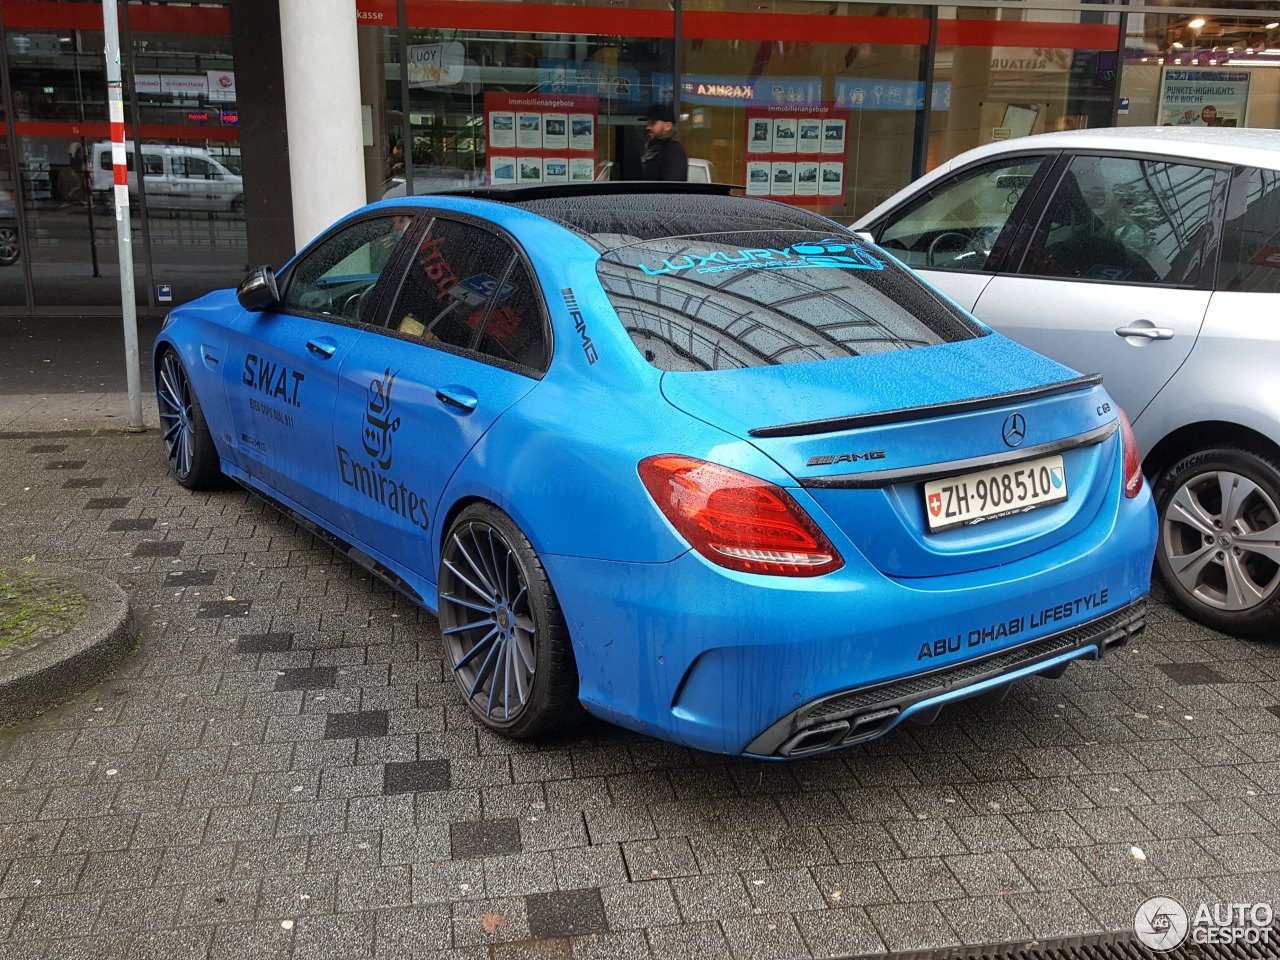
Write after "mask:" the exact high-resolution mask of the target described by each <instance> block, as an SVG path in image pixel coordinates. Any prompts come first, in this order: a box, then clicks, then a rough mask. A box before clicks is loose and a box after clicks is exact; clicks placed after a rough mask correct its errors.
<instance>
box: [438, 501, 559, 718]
mask: <svg viewBox="0 0 1280 960" xmlns="http://www.w3.org/2000/svg"><path fill="white" fill-rule="evenodd" d="M438 589H439V611H440V636H441V638H442V640H443V641H444V648H445V653H446V657H447V660H446V662H447V663H448V664H449V666H450V667H452V670H453V676H454V679H455V680H457V682H458V687H459V688H460V689H461V691H462V694H463V697H465V698H466V701H467V704H468V705H469V706H470V707H471V709H472V711H473V712H474V713H475V714H476V716H477V717H478V718H479V719H480V721H481V722H482V723H484V724H485V726H487V727H489V728H490V729H492V730H495V731H497V732H498V733H501V734H503V735H505V736H509V737H516V738H527V737H534V736H538V735H540V734H544V733H547V732H550V731H552V730H556V729H561V728H563V727H565V726H567V725H568V724H569V723H570V722H572V720H573V718H574V717H575V716H576V715H577V713H578V711H579V707H578V703H577V699H578V675H577V668H576V666H575V664H574V659H573V648H572V646H571V644H570V641H569V630H568V628H567V626H566V625H565V622H564V616H563V614H562V613H561V611H560V604H559V602H558V601H557V600H556V595H555V591H554V590H553V589H552V587H551V582H550V580H549V579H548V578H547V574H546V571H545V570H544V569H543V567H542V563H541V562H540V561H539V560H538V556H537V554H536V553H535V552H534V549H533V547H532V546H531V545H530V543H529V541H528V539H527V538H526V537H525V536H524V534H523V533H521V531H520V529H519V527H517V526H516V525H515V523H514V522H513V521H512V520H511V518H510V517H508V516H507V515H506V514H505V513H503V512H502V511H500V510H498V509H497V508H496V507H494V506H492V505H490V504H486V503H476V504H472V505H471V506H469V507H467V508H466V509H465V510H463V512H462V513H461V514H460V515H459V516H458V518H457V520H456V521H454V523H453V525H452V526H451V527H450V529H449V532H448V534H447V535H446V536H445V539H444V543H443V549H442V550H441V560H440V577H439V587H438Z"/></svg>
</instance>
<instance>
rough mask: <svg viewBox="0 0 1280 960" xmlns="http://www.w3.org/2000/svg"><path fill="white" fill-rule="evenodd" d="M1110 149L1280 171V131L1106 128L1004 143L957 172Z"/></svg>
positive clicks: (979, 151)
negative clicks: (984, 162)
mask: <svg viewBox="0 0 1280 960" xmlns="http://www.w3.org/2000/svg"><path fill="white" fill-rule="evenodd" d="M1045 149H1050V150H1107V151H1122V152H1125V153H1154V154H1160V155H1162V156H1170V157H1178V158H1181V159H1186V160H1208V161H1213V162H1217V163H1238V164H1243V165H1246V166H1255V167H1265V168H1269V169H1280V130H1253V129H1244V128H1241V127H1192V126H1186V127H1101V128H1099V129H1096V130H1064V131H1062V132H1060V133H1039V134H1036V135H1034V136H1030V137H1019V138H1018V139H1016V140H1002V141H1000V142H999V143H992V144H987V145H985V146H982V147H977V148H975V149H973V150H969V151H967V152H965V153H962V154H960V155H959V156H958V157H956V158H955V159H953V160H951V161H950V162H949V163H948V164H947V165H946V166H947V167H948V168H949V169H954V168H956V167H958V166H961V165H962V164H967V163H969V162H971V161H973V160H977V159H980V158H982V157H984V156H997V155H999V154H1004V153H1011V152H1014V151H1018V152H1021V151H1024V150H1045Z"/></svg>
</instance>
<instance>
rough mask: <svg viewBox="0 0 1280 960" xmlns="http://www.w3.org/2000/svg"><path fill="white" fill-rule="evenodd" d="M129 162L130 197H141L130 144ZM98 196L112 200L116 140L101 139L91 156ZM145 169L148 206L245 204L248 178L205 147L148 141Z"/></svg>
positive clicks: (225, 207) (234, 208) (237, 208)
mask: <svg viewBox="0 0 1280 960" xmlns="http://www.w3.org/2000/svg"><path fill="white" fill-rule="evenodd" d="M125 154H126V158H127V160H128V164H129V196H130V197H131V198H132V199H133V200H135V201H136V200H137V198H138V175H137V172H136V171H135V170H134V156H135V154H134V148H133V144H132V143H127V144H125ZM90 162H91V164H92V166H91V167H90V169H91V170H92V177H91V189H92V190H93V197H94V200H95V201H97V202H98V203H100V204H102V205H103V206H108V207H109V206H110V205H111V204H112V202H113V201H112V195H113V194H112V188H113V185H114V183H115V177H114V174H113V173H112V168H111V143H110V142H109V141H101V142H99V143H95V144H94V145H93V148H92V156H91V158H90ZM142 173H143V178H144V182H145V187H146V191H147V209H148V210H215V211H227V212H230V213H240V212H241V211H243V209H244V178H243V177H241V176H240V175H239V174H236V173H233V172H232V171H231V170H229V169H228V168H227V167H226V166H225V165H224V164H223V163H221V162H220V161H219V160H217V159H216V158H215V157H214V156H213V155H212V154H210V153H209V151H208V150H206V149H204V148H203V147H187V146H180V145H178V144H170V143H144V144H143V145H142Z"/></svg>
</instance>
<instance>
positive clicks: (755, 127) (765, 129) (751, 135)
mask: <svg viewBox="0 0 1280 960" xmlns="http://www.w3.org/2000/svg"><path fill="white" fill-rule="evenodd" d="M747 152H748V153H773V121H771V120H770V119H769V118H768V117H756V118H754V119H753V120H751V121H750V122H749V123H748V124H747Z"/></svg>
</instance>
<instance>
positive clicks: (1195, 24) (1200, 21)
mask: <svg viewBox="0 0 1280 960" xmlns="http://www.w3.org/2000/svg"><path fill="white" fill-rule="evenodd" d="M1187 26H1188V27H1190V28H1191V29H1192V30H1199V29H1200V28H1201V27H1203V26H1204V17H1196V18H1195V19H1194V20H1192V21H1191V22H1190V23H1188V24H1187Z"/></svg>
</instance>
